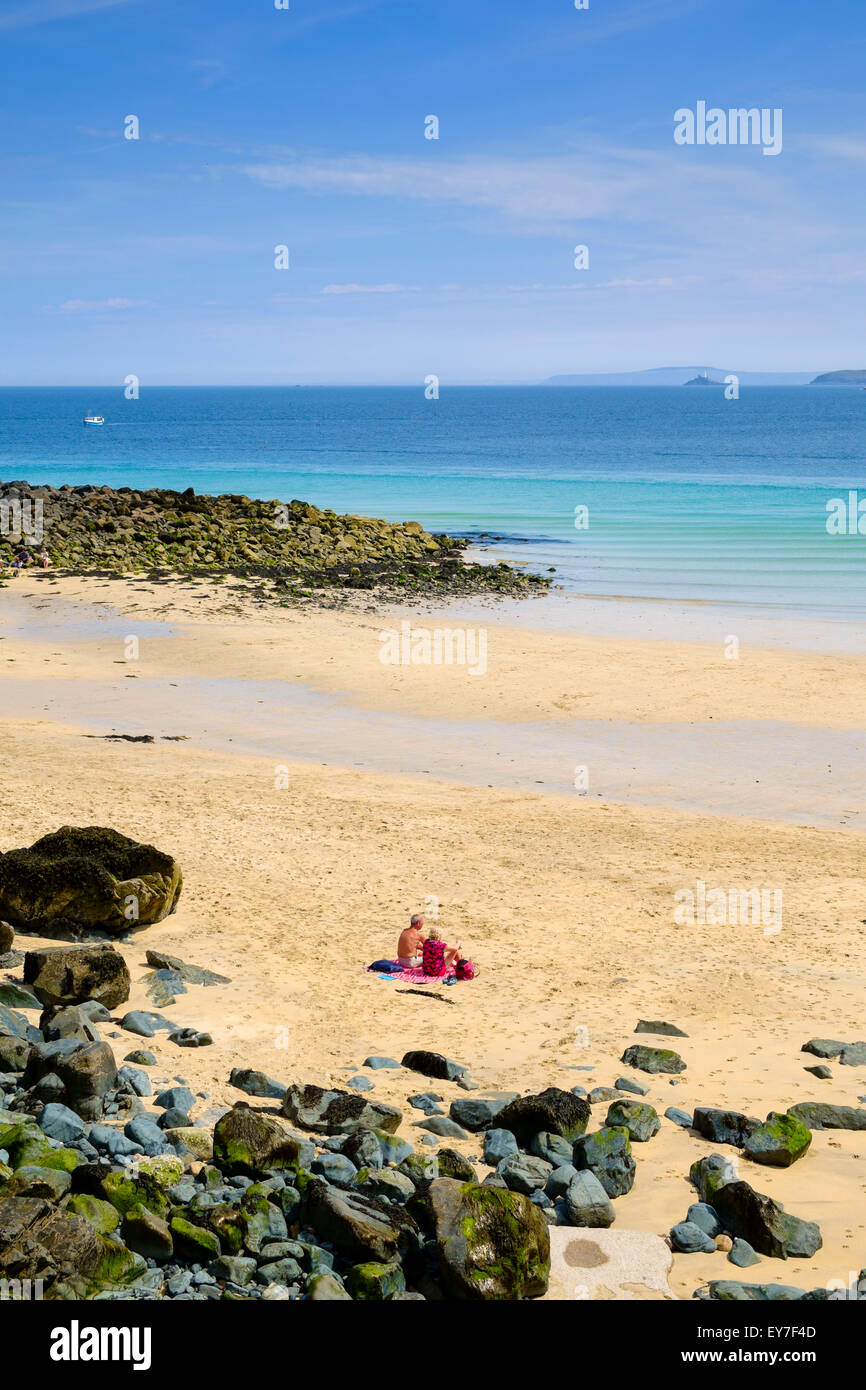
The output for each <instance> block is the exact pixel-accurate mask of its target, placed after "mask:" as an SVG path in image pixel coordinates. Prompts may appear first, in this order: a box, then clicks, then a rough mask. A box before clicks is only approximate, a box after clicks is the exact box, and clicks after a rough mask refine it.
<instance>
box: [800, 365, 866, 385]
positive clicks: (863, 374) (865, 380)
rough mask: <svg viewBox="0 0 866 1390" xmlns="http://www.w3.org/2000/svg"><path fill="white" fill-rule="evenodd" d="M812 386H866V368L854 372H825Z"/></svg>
mask: <svg viewBox="0 0 866 1390" xmlns="http://www.w3.org/2000/svg"><path fill="white" fill-rule="evenodd" d="M810 384H811V385H812V386H866V367H862V368H859V369H857V370H854V371H845V372H824V373H823V375H821V376H816V377H815V379H814V381H813V382H811V383H810Z"/></svg>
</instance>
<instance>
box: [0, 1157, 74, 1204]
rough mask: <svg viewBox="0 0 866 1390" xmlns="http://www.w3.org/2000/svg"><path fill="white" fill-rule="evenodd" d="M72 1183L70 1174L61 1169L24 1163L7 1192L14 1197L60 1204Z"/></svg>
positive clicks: (16, 1172) (17, 1170)
mask: <svg viewBox="0 0 866 1390" xmlns="http://www.w3.org/2000/svg"><path fill="white" fill-rule="evenodd" d="M71 1182H72V1179H71V1177H70V1176H69V1174H68V1173H66V1172H64V1171H63V1169H61V1168H43V1167H40V1166H39V1165H38V1164H32V1163H22V1164H21V1165H20V1166H19V1167H18V1168H16V1170H15V1174H14V1176H13V1178H12V1181H11V1182H10V1183H9V1185H8V1187H7V1189H6V1190H7V1192H8V1193H9V1194H10V1195H14V1196H20V1197H44V1198H46V1200H47V1201H49V1202H59V1201H60V1199H61V1197H65V1196H66V1194H67V1192H68V1191H69V1185H70V1183H71Z"/></svg>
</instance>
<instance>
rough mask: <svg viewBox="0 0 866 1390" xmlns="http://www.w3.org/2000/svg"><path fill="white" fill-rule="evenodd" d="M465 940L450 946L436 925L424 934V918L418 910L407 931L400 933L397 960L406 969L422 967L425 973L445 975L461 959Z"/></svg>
mask: <svg viewBox="0 0 866 1390" xmlns="http://www.w3.org/2000/svg"><path fill="white" fill-rule="evenodd" d="M462 947H463V942H462V941H458V942H457V945H456V946H448V945H446V943H445V942H444V941H443V940H442V938H441V937H440V935H439V932H438V930H437V929H436V927H430V928H429V930H428V932H427V935H426V937H425V935H424V918H423V916H422V915H421V913H420V912H416V913H415V914H414V916H413V917H412V919H411V921H410V922H409V925H408V927H407V928H406V930H405V931H403V932H401V933H400V940H399V941H398V943H397V960H398V962H399V963H400V965H402V966H403V968H404V970H411V969H412V968H413V967H416V968H418V967H420V969H422V970H423V971H424V974H425V975H444V974H445V972H446V970H449V969H450V968H451V967H452V966H453V965H455V963H456V962H457V961H458V960H460V958H461V953H462Z"/></svg>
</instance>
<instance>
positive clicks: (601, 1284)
mask: <svg viewBox="0 0 866 1390" xmlns="http://www.w3.org/2000/svg"><path fill="white" fill-rule="evenodd" d="M672 1265H673V1255H672V1254H671V1252H670V1250H669V1249H668V1247H667V1245H666V1243H665V1242H664V1241H663V1240H662V1238H661V1236H653V1235H647V1234H646V1233H645V1232H644V1231H616V1230H608V1231H603V1230H597V1231H596V1230H591V1229H590V1228H588V1227H585V1226H552V1227H551V1228H550V1287H549V1289H548V1291H547V1293H546V1294H545V1295H544V1297H545V1299H549V1300H554V1299H555V1300H558V1301H564V1300H569V1301H577V1300H587V1299H588V1300H590V1301H595V1302H597V1301H601V1300H606V1299H640V1300H645V1299H646V1300H650V1299H666V1298H671V1299H672V1298H675V1296H676V1295H675V1294H673V1293H672V1292H671V1288H670V1285H669V1284H668V1274H669V1273H670V1270H671V1266H672Z"/></svg>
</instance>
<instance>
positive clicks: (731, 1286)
mask: <svg viewBox="0 0 866 1390" xmlns="http://www.w3.org/2000/svg"><path fill="white" fill-rule="evenodd" d="M802 1297H803V1290H802V1289H797V1288H794V1287H793V1286H792V1285H791V1284H738V1283H737V1282H736V1280H732V1279H714V1280H712V1282H711V1283H709V1284H703V1285H702V1286H701V1287H700V1288H699V1289H696V1290H695V1298H703V1299H712V1300H715V1301H717V1302H723V1303H764V1302H767V1301H770V1302H773V1303H789V1302H791V1303H793V1302H796V1301H797V1300H798V1299H801V1298H802Z"/></svg>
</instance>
